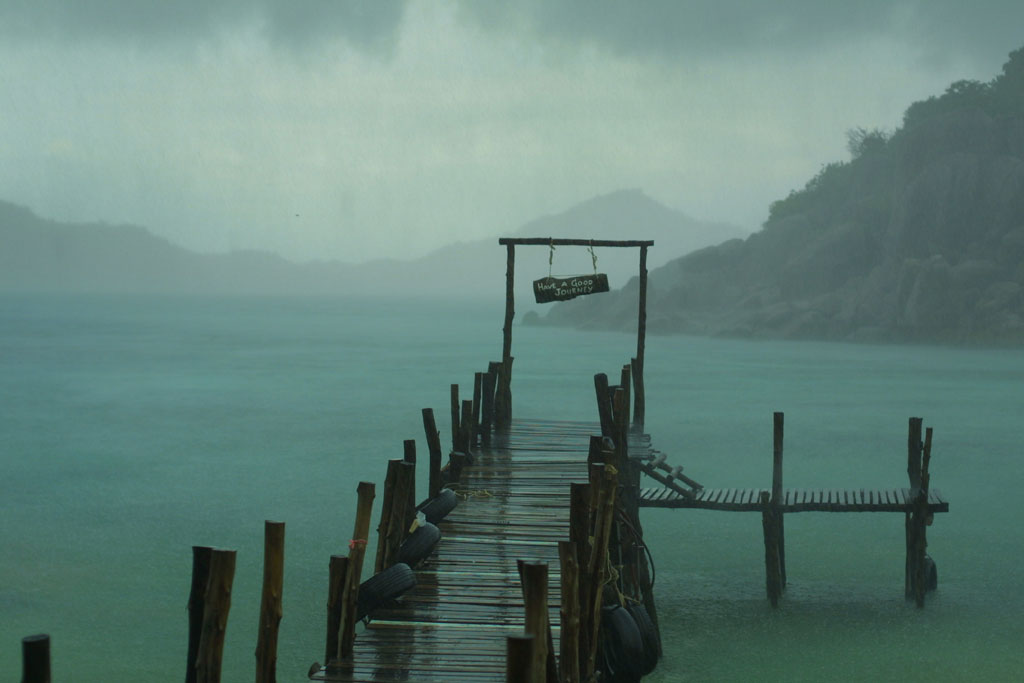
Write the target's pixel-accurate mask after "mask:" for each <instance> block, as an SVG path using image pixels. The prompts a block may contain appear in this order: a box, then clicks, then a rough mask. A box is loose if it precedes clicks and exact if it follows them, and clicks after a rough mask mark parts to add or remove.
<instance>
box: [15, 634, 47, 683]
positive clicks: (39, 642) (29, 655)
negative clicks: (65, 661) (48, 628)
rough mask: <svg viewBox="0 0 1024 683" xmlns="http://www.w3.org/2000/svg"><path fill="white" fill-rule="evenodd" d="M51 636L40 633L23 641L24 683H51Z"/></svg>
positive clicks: (22, 674)
mask: <svg viewBox="0 0 1024 683" xmlns="http://www.w3.org/2000/svg"><path fill="white" fill-rule="evenodd" d="M50 680H51V679H50V636H49V635H47V634H45V633H40V634H37V635H34V636H25V637H24V638H22V639H21V681H22V683H50Z"/></svg>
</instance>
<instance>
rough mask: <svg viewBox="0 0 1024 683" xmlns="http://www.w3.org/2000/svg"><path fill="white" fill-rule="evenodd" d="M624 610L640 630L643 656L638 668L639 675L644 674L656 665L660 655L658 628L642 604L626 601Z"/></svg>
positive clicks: (652, 669)
mask: <svg viewBox="0 0 1024 683" xmlns="http://www.w3.org/2000/svg"><path fill="white" fill-rule="evenodd" d="M626 611H627V612H629V616H631V617H633V621H634V622H636V627H637V630H638V631H640V640H641V641H642V642H643V644H644V656H643V658H642V659H641V660H639V662H640V663H639V666H638V670H639V673H640V675H641V676H646V675H647V674H649V673H651V672H652V671H654V669H655V667H657V666H658V658H659V657H661V639H660V638H659V637H658V629H657V628H656V627H655V625H654V620H653V619H651V615H650V614H649V613H648V612H647V608H646V607H644V606H643V605H642V604H640V603H637V602H631V603H628V604H627V605H626Z"/></svg>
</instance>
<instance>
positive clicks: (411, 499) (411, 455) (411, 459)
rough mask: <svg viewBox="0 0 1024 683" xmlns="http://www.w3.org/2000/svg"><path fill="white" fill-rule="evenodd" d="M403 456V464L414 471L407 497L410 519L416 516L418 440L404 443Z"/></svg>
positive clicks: (409, 440) (408, 440) (407, 440)
mask: <svg viewBox="0 0 1024 683" xmlns="http://www.w3.org/2000/svg"><path fill="white" fill-rule="evenodd" d="M402 448H403V455H402V462H404V463H405V464H406V465H410V466H411V469H412V475H410V476H411V478H410V480H409V489H408V494H407V495H406V506H407V508H408V510H409V511H410V512H409V515H410V517H411V516H413V515H415V512H414V511H415V510H416V440H415V439H406V440H405V441H403V442H402Z"/></svg>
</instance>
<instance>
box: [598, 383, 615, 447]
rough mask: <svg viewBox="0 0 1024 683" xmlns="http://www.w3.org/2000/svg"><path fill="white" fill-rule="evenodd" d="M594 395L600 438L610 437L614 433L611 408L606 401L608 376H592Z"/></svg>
mask: <svg viewBox="0 0 1024 683" xmlns="http://www.w3.org/2000/svg"><path fill="white" fill-rule="evenodd" d="M594 393H595V394H596V397H597V415H598V417H599V418H600V420H601V436H611V435H612V433H613V431H614V427H613V424H612V407H611V403H610V402H609V400H608V375H606V374H604V373H603V372H599V373H597V374H596V375H594Z"/></svg>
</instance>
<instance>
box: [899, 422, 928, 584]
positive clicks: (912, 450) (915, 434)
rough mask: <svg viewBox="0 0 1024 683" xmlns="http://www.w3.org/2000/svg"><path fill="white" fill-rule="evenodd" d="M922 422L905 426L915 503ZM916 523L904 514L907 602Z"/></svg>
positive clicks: (910, 514)
mask: <svg viewBox="0 0 1024 683" xmlns="http://www.w3.org/2000/svg"><path fill="white" fill-rule="evenodd" d="M922 422H923V420H922V419H921V418H919V417H912V418H910V419H909V421H908V425H907V478H908V479H909V481H910V500H911V502H912V503H916V501H917V492H918V491H919V490H920V488H921V449H922V445H923V444H922V443H921V424H922ZM918 522H919V520H917V519H916V518H915V516H914V510H913V509H911V510H909V511H908V512H907V513H906V514H905V527H906V535H907V560H906V569H905V572H904V576H905V578H904V595H905V596H906V598H907V600H911V599H913V598H914V577H915V576H916V575H917V563H916V558H917V552H916V547H917V527H918Z"/></svg>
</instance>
